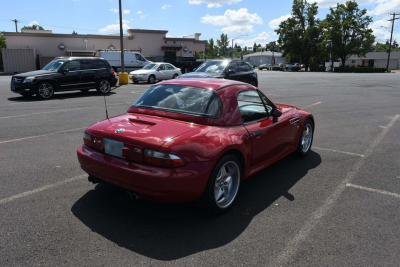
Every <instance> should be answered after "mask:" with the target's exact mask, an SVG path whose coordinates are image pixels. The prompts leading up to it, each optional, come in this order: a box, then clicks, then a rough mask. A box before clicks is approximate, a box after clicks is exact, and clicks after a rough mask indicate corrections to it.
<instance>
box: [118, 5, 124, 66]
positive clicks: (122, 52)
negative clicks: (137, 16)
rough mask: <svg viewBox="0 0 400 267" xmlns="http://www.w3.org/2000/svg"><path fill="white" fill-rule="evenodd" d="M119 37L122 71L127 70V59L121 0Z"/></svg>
mask: <svg viewBox="0 0 400 267" xmlns="http://www.w3.org/2000/svg"><path fill="white" fill-rule="evenodd" d="M119 39H120V43H121V71H122V73H124V72H125V60H124V33H123V31H122V4H121V0H119Z"/></svg>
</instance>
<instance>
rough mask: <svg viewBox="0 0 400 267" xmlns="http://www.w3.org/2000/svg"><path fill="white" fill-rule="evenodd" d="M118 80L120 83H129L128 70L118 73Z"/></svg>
mask: <svg viewBox="0 0 400 267" xmlns="http://www.w3.org/2000/svg"><path fill="white" fill-rule="evenodd" d="M118 81H119V84H120V85H122V84H128V73H127V72H120V73H118Z"/></svg>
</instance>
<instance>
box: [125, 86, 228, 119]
mask: <svg viewBox="0 0 400 267" xmlns="http://www.w3.org/2000/svg"><path fill="white" fill-rule="evenodd" d="M131 107H138V108H149V109H160V110H165V111H170V112H177V113H187V114H191V115H197V116H205V117H219V116H220V115H221V110H222V107H221V101H220V99H219V97H218V96H217V95H216V94H215V93H214V91H212V90H209V89H204V88H198V87H192V86H186V85H169V84H165V85H156V86H152V87H150V88H149V89H147V90H146V92H144V94H143V95H142V96H141V97H139V99H138V100H136V102H135V103H133V104H132V106H131Z"/></svg>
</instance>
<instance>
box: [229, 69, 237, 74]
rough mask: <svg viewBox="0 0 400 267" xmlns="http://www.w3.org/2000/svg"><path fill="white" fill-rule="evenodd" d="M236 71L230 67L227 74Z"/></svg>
mask: <svg viewBox="0 0 400 267" xmlns="http://www.w3.org/2000/svg"><path fill="white" fill-rule="evenodd" d="M235 72H236V71H235V70H234V69H229V70H228V72H227V74H228V75H229V74H233V73H235Z"/></svg>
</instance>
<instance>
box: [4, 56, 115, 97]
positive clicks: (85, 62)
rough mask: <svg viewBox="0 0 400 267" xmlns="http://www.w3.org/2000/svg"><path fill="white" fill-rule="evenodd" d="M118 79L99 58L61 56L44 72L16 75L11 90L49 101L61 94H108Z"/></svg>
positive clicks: (106, 63) (105, 62) (12, 80)
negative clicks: (91, 92)
mask: <svg viewBox="0 0 400 267" xmlns="http://www.w3.org/2000/svg"><path fill="white" fill-rule="evenodd" d="M117 81H118V79H117V77H116V74H115V72H114V70H113V69H112V68H111V66H110V64H108V62H107V61H106V60H104V59H102V58H96V57H58V58H55V59H54V60H53V61H51V62H50V63H49V64H47V65H46V66H45V67H44V68H43V70H37V71H30V72H26V73H21V74H16V75H14V76H13V77H12V78H11V91H12V92H14V93H19V94H21V95H23V96H31V95H34V94H36V96H37V97H38V98H41V99H49V98H50V97H52V96H53V94H54V92H57V91H72V90H81V91H82V92H87V91H89V90H90V89H97V91H98V92H99V93H102V94H107V93H109V92H110V91H111V87H112V86H115V85H116V83H117Z"/></svg>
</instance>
